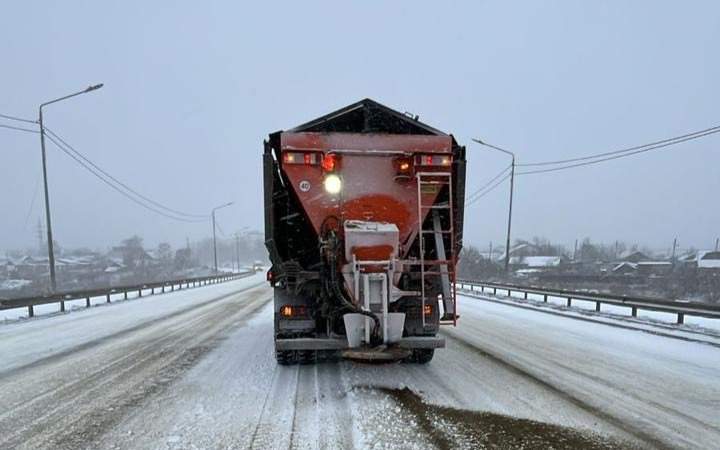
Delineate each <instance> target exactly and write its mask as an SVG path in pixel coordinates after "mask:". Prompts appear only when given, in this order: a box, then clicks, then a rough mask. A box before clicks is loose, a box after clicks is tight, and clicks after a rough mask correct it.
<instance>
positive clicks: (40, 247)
mask: <svg viewBox="0 0 720 450" xmlns="http://www.w3.org/2000/svg"><path fill="white" fill-rule="evenodd" d="M43 234H45V230H43V226H42V219H41V218H40V217H38V222H37V240H38V254H39V255H41V256H42V254H43V249H44V247H45V239H43Z"/></svg>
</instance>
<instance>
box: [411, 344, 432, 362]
mask: <svg viewBox="0 0 720 450" xmlns="http://www.w3.org/2000/svg"><path fill="white" fill-rule="evenodd" d="M413 353H414V355H413V356H414V359H415V361H416V362H417V363H418V364H427V363H429V362H430V361H432V359H433V356H435V349H434V348H423V349H417V350H415V351H413Z"/></svg>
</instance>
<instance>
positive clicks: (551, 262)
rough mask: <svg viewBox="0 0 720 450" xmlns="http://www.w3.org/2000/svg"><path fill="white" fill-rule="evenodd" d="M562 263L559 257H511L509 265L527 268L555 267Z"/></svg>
mask: <svg viewBox="0 0 720 450" xmlns="http://www.w3.org/2000/svg"><path fill="white" fill-rule="evenodd" d="M561 262H562V257H560V256H511V257H510V264H522V265H524V266H528V267H557V266H559V265H560V263H561Z"/></svg>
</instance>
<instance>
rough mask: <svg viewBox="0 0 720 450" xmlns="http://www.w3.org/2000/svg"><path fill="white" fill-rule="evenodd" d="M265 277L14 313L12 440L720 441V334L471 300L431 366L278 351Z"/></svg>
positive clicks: (343, 443)
mask: <svg viewBox="0 0 720 450" xmlns="http://www.w3.org/2000/svg"><path fill="white" fill-rule="evenodd" d="M270 296H271V291H270V290H269V289H268V288H267V287H266V286H264V284H263V283H262V280H261V278H260V277H254V278H250V279H243V280H238V281H234V282H229V283H224V284H220V285H215V286H208V287H204V288H198V289H192V290H188V291H183V292H176V293H172V294H165V295H160V296H156V297H148V298H143V299H139V300H134V301H128V302H120V303H118V304H114V305H110V306H101V307H97V308H91V309H88V310H81V311H76V312H72V313H69V314H64V315H58V316H53V317H47V318H41V319H37V320H31V321H25V322H19V323H12V324H6V325H0V448H68V449H70V448H178V449H185V448H328V449H335V448H418V449H424V448H442V449H444V448H478V447H490V448H517V447H518V446H521V445H524V446H525V447H526V448H546V447H548V446H550V445H553V446H554V447H555V448H577V447H583V448H606V447H620V448H622V447H632V446H640V447H680V448H683V447H685V448H711V447H713V446H715V445H717V442H720V415H719V414H718V410H720V348H718V347H716V346H713V345H708V344H702V343H697V342H689V341H684V340H678V339H672V338H667V337H662V336H657V335H653V334H649V333H645V332H640V331H633V330H628V329H621V328H617V327H611V326H607V325H604V324H601V323H589V322H586V321H579V320H574V319H572V318H566V317H559V316H553V315H548V314H541V313H537V312H534V311H528V310H525V309H520V308H515V307H512V306H507V305H502V304H496V303H489V302H483V301H479V300H475V299H470V298H467V299H466V298H463V299H462V318H461V322H460V325H459V326H458V328H455V329H448V330H446V331H445V336H446V338H447V341H448V342H447V343H448V348H447V349H444V350H440V351H438V352H437V353H436V356H435V359H434V360H433V361H432V362H431V363H430V364H428V365H426V366H420V365H411V364H392V365H385V366H368V365H359V364H353V363H349V362H339V363H332V362H331V363H321V364H318V365H315V366H290V367H281V366H277V365H276V364H275V361H274V357H273V354H272V309H271V307H270V304H271V303H270V302H269V300H270Z"/></svg>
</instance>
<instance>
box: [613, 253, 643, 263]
mask: <svg viewBox="0 0 720 450" xmlns="http://www.w3.org/2000/svg"><path fill="white" fill-rule="evenodd" d="M649 259H650V258H648V256H647V255H646V254H645V253H643V252H641V251H637V250H629V251H625V252H622V253H621V254H620V261H625V262H631V263H638V262H640V261H647V260H649Z"/></svg>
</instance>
